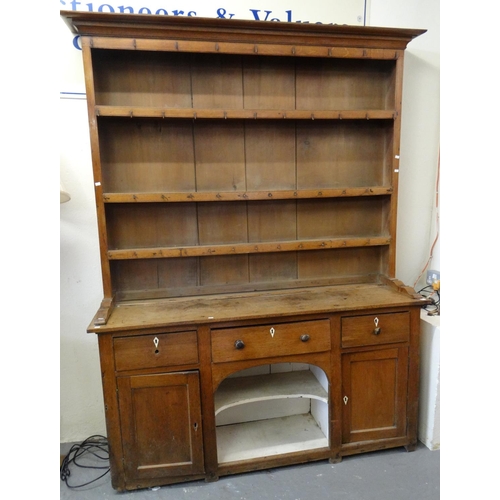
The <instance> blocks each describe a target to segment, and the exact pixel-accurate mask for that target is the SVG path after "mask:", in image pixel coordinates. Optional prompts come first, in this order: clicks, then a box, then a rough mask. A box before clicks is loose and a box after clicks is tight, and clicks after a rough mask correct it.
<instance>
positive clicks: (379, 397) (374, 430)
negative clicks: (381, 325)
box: [342, 347, 408, 443]
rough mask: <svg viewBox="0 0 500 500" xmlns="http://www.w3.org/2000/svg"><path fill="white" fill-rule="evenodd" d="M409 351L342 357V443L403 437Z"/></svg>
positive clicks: (394, 350) (355, 354)
mask: <svg viewBox="0 0 500 500" xmlns="http://www.w3.org/2000/svg"><path fill="white" fill-rule="evenodd" d="M407 382H408V348H407V347H399V348H393V349H382V350H375V351H365V352H355V353H350V354H344V355H343V356H342V386H343V393H342V398H343V402H342V411H343V414H342V442H343V443H354V442H360V441H369V440H378V439H389V438H396V437H404V436H405V435H406V392H407V391H406V387H407Z"/></svg>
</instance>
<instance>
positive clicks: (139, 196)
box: [103, 186, 394, 203]
mask: <svg viewBox="0 0 500 500" xmlns="http://www.w3.org/2000/svg"><path fill="white" fill-rule="evenodd" d="M393 191H394V189H393V188H392V187H391V186H367V187H346V188H337V189H320V190H318V189H301V190H273V191H218V192H189V193H187V192H186V193H104V194H103V199H104V202H105V203H163V202H170V203H185V202H209V201H258V200H300V199H315V198H317V199H320V198H340V197H345V198H347V197H355V196H384V195H390V194H392V193H393Z"/></svg>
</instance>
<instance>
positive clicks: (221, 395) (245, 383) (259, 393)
mask: <svg viewBox="0 0 500 500" xmlns="http://www.w3.org/2000/svg"><path fill="white" fill-rule="evenodd" d="M286 398H312V399H318V400H320V401H323V402H325V403H327V402H328V394H327V392H326V391H325V389H323V387H322V386H321V385H320V384H319V382H318V380H317V379H316V377H315V376H314V375H313V374H312V373H311V372H310V371H309V370H301V371H295V372H286V373H273V374H268V375H255V376H250V377H237V378H227V379H225V380H224V381H223V382H222V383H221V385H220V386H219V388H218V389H217V391H216V393H215V414H216V415H217V414H218V413H220V412H222V411H224V410H226V409H228V408H231V407H233V406H237V405H243V404H247V403H253V402H256V401H266V400H271V399H286Z"/></svg>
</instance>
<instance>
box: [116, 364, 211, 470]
mask: <svg viewBox="0 0 500 500" xmlns="http://www.w3.org/2000/svg"><path fill="white" fill-rule="evenodd" d="M118 397H119V405H120V418H121V425H122V442H123V457H124V468H125V473H126V475H127V476H128V477H129V478H136V479H142V478H155V477H161V476H183V475H190V474H199V473H203V472H204V464H203V439H202V427H201V405H200V386H199V375H198V372H197V371H192V372H179V373H163V374H155V375H135V376H127V377H118Z"/></svg>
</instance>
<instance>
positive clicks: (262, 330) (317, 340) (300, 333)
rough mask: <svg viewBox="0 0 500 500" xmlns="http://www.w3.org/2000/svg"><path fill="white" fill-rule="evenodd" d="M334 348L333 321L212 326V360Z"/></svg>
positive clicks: (238, 359)
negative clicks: (234, 326) (332, 345)
mask: <svg viewBox="0 0 500 500" xmlns="http://www.w3.org/2000/svg"><path fill="white" fill-rule="evenodd" d="M328 350H330V321H329V320H327V319H323V320H318V321H301V322H297V323H278V324H274V325H273V324H269V325H261V326H249V327H242V328H224V329H217V330H212V361H213V362H214V363H223V362H225V361H241V360H245V359H260V358H268V357H273V356H287V355H290V354H306V353H310V352H322V351H328Z"/></svg>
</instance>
